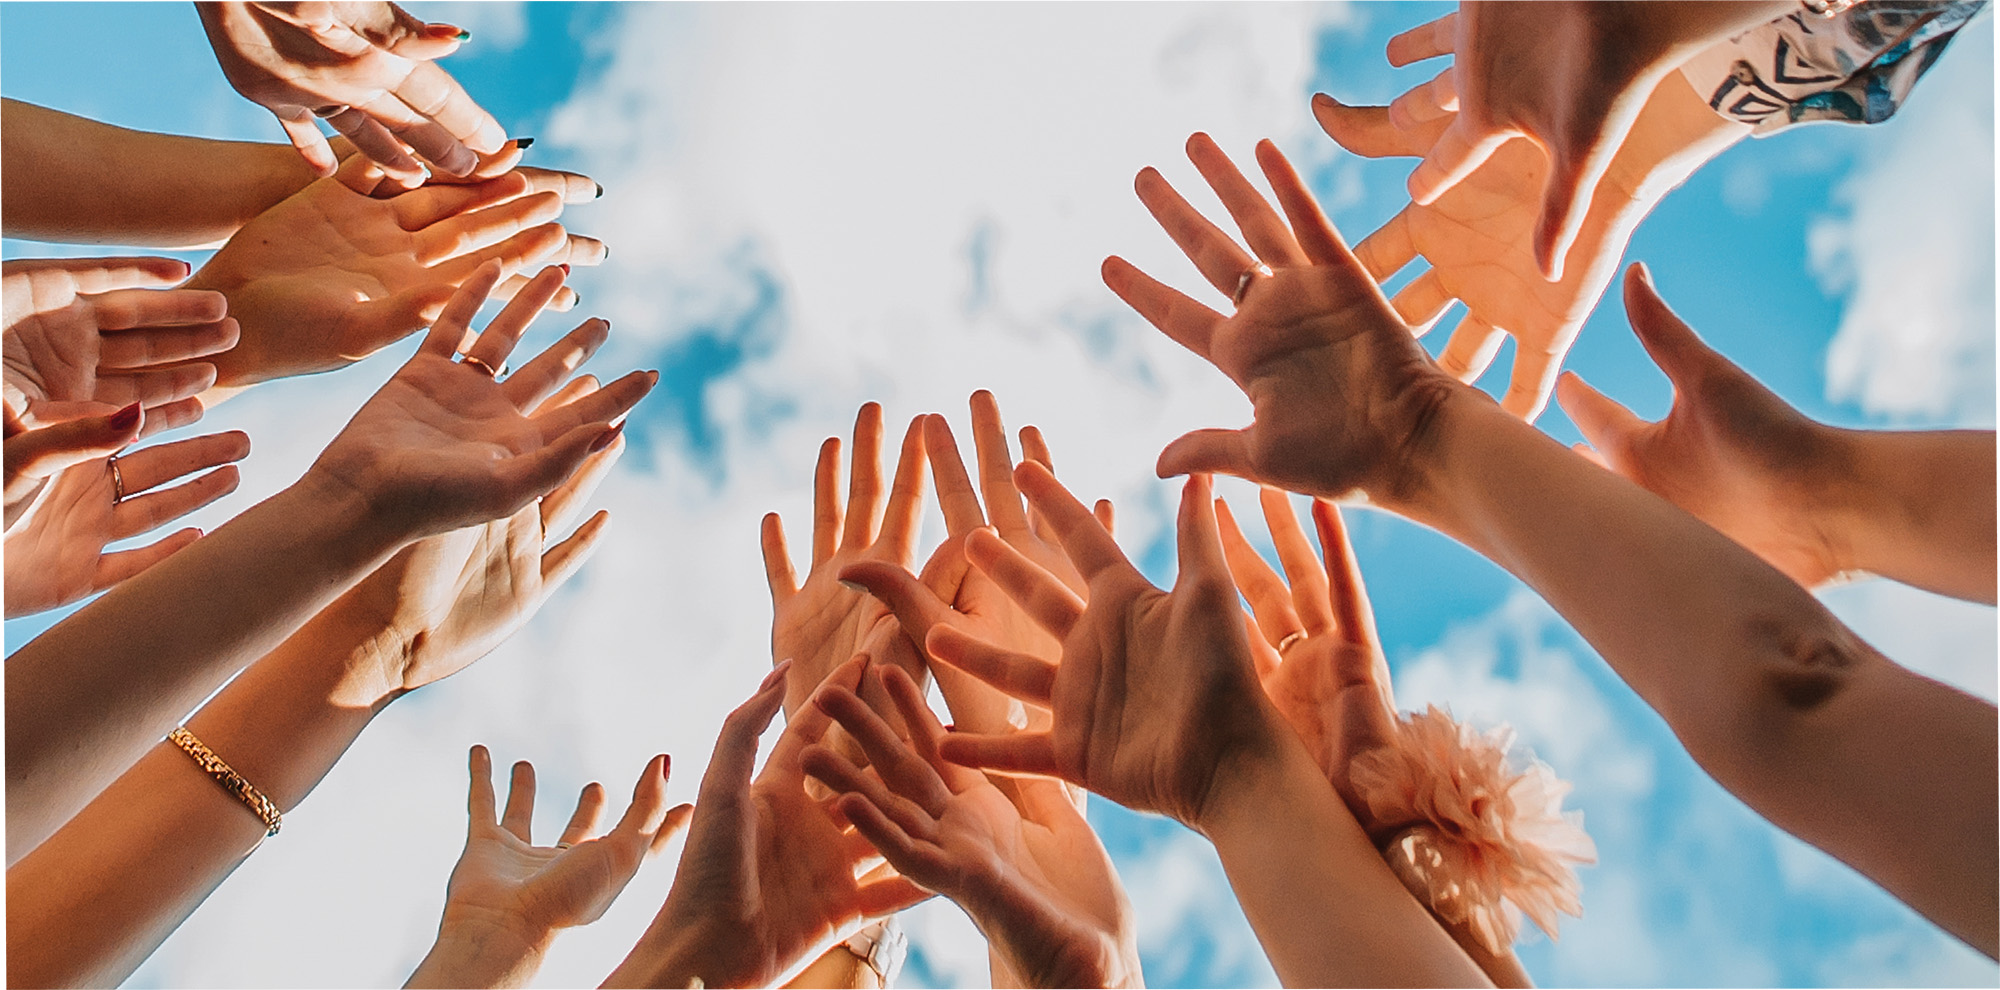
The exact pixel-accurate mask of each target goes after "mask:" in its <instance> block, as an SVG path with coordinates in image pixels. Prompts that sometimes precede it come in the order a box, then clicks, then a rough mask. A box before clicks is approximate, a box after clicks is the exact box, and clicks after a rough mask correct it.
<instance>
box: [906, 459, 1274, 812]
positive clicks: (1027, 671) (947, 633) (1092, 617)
mask: <svg viewBox="0 0 2000 990" xmlns="http://www.w3.org/2000/svg"><path fill="white" fill-rule="evenodd" d="M1014 480H1015V482H1016V483H1017V484H1018V485H1019V486H1020V488H1021V491H1022V492H1024V493H1025V494H1026V495H1027V496H1028V502H1029V504H1031V505H1033V506H1034V508H1035V510H1036V511H1037V512H1040V513H1042V515H1043V516H1045V517H1046V518H1047V519H1048V520H1049V525H1050V527H1051V528H1052V529H1053V530H1054V532H1055V534H1056V536H1057V538H1058V539H1060V540H1061V541H1062V546H1063V550H1064V552H1065V553H1066V554H1067V555H1068V557H1069V559H1070V561H1071V563H1072V564H1073V565H1074V566H1075V567H1076V569H1077V571H1078V572H1079V573H1081V574H1082V575H1083V577H1084V580H1085V581H1086V582H1087V588H1088V595H1089V598H1088V602H1089V604H1088V606H1086V605H1085V604H1084V600H1083V599H1081V598H1079V596H1078V595H1077V594H1076V593H1075V592H1073V591H1071V590H1069V588H1068V587H1067V586H1065V585H1064V584H1063V583H1062V582H1061V581H1060V580H1058V579H1057V578H1055V577H1054V576H1053V575H1051V574H1050V573H1049V572H1048V571H1046V570H1043V569H1042V568H1041V567H1040V566H1038V565H1036V564H1035V563H1033V562H1032V561H1030V560H1028V559H1027V558H1026V557H1025V556H1023V555H1022V554H1021V552H1020V551H1018V550H1015V549H1014V548H1013V547H1010V546H1008V545H1007V544H1006V543H1005V542H1003V541H1001V540H1000V539H999V538H998V537H997V536H994V535H993V534H992V533H991V532H990V531H985V530H981V531H977V532H974V533H973V534H972V536H971V538H970V539H968V540H967V541H966V554H967V556H968V557H969V558H970V559H971V560H972V563H973V566H975V567H978V568H979V569H980V570H982V571H985V572H986V573H987V574H988V575H989V576H991V577H992V578H993V580H994V581H995V582H996V583H997V584H998V585H999V586H1000V587H1001V589H1002V590H1004V591H1005V592H1006V593H1007V594H1008V595H1009V596H1011V597H1012V598H1013V599H1014V600H1015V601H1017V602H1019V603H1020V604H1021V605H1022V607H1023V608H1025V609H1026V610H1027V611H1028V613H1029V614H1030V615H1032V616H1034V618H1035V621H1036V622H1038V623H1040V624H1041V625H1042V627H1043V628H1044V629H1047V630H1048V631H1049V632H1050V633H1051V634H1052V635H1054V636H1055V637H1056V638H1058V639H1059V640H1061V641H1062V660H1061V662H1060V663H1059V664H1057V663H1050V662H1049V661H1047V660H1044V659H1042V658H1039V657H1034V656H1030V655H1027V654H1023V653H1020V652H1018V651H1014V650H1008V649H1004V648H1002V647H998V646H995V645H992V644H990V643H984V642H981V641H979V640H977V639H974V638H972V637H970V636H967V635H965V634H964V633H961V632H959V631H958V630H957V629H955V628H953V627H951V626H949V625H943V624H940V625H938V626H936V627H935V628H933V629H932V630H931V632H930V635H929V636H928V637H927V639H926V642H925V645H926V646H928V647H929V649H930V653H931V656H932V657H934V658H936V659H937V660H939V661H942V662H944V663H947V664H950V665H952V666H955V667H958V668H960V669H962V670H964V671H965V672H966V673H968V674H971V675H973V676H975V677H978V678H979V679H981V680H983V681H985V682H987V683H988V684H991V685H993V686H994V687H996V688H999V689H1000V690H1002V691H1005V692H1006V693H1008V694H1010V695H1012V696H1014V697H1016V698H1019V699H1021V700H1022V701H1024V702H1027V703H1029V704H1033V705H1036V706H1038V707H1041V708H1044V709H1047V710H1048V711H1049V713H1050V717H1051V722H1050V726H1049V728H1048V729H1047V730H1045V731H1039V732H1019V733H1009V734H1004V735H994V734H986V733H961V732H954V733H952V734H951V735H949V736H947V737H946V738H945V740H944V741H943V742H942V743H941V744H940V751H941V752H942V753H943V754H944V756H945V758H947V759H949V760H951V761H953V762H955V763H960V764H964V765H966V766H971V767H979V768H983V769H991V770H997V771H1002V772H1011V773H1034V774H1043V775H1046V776H1053V777H1061V778H1062V779H1064V780H1067V781H1069V782H1071V783H1073V784H1077V785H1078V786H1081V787H1084V788H1087V789H1089V790H1091V791H1094V792H1096V793H1098V794H1102V795H1104V796H1105V797H1108V798H1110V799H1111V800H1113V801H1117V802H1118V803H1119V804H1122V805H1125V806H1126V807H1128V808H1132V809H1134V810H1138V811H1152V812H1157V813H1160V814H1165V815H1169V816H1171V817H1173V818H1174V819H1176V820H1178V821H1180V822H1182V823H1184V824H1187V825H1189V826H1190V827H1193V828H1196V829H1200V828H1201V827H1202V825H1203V823H1204V821H1205V816H1206V813H1207V812H1208V811H1209V810H1210V809H1209V808H1208V807H1207V802H1208V797H1209V794H1210V792H1211V790H1212V789H1214V788H1215V785H1216V782H1217V780H1218V778H1219V777H1220V776H1222V775H1225V774H1227V773H1228V772H1229V771H1230V769H1231V764H1232V763H1233V762H1234V761H1236V760H1238V759H1240V758H1242V757H1244V756H1245V755H1246V751H1248V750H1255V749H1263V748H1266V747H1268V746H1269V745H1270V737H1271V735H1272V734H1273V733H1274V732H1287V733H1288V732H1289V731H1290V730H1288V729H1284V728H1282V727H1279V726H1280V723H1279V716H1278V714H1277V712H1276V711H1275V710H1273V709H1272V707H1271V704H1270V702H1269V701H1268V700H1266V698H1265V696H1264V692H1263V690H1262V688H1261V687H1259V685H1258V683H1257V674H1256V670H1255V668H1254V666H1253V665H1252V662H1251V654H1250V643H1249V640H1248V638H1247V636H1246V635H1245V631H1244V623H1243V619H1242V615H1241V613H1240V612H1238V611H1237V606H1236V603H1235V595H1236V587H1235V585H1234V584H1232V583H1231V582H1230V579H1229V571H1228V566H1227V565H1226V564H1225V563H1224V562H1223V557H1222V548H1221V546H1220V544H1219V543H1218V542H1217V537H1216V531H1215V516H1214V509H1213V508H1212V507H1211V506H1210V504H1209V494H1208V493H1209V485H1208V480H1207V478H1206V477H1205V476H1201V475H1196V476H1195V477H1193V478H1191V479H1190V480H1189V482H1188V484H1187V487H1186V489H1185V490H1184V491H1183V492H1182V499H1181V511H1180V522H1179V525H1178V528H1177V534H1178V537H1179V553H1180V575H1179V577H1178V578H1177V579H1176V580H1175V582H1174V589H1173V591H1172V592H1171V593H1169V592H1164V591H1161V590H1160V589H1158V588H1155V587H1153V585H1152V584H1151V583H1149V582H1147V580H1146V579H1145V578H1144V577H1142V576H1141V575H1140V574H1139V571H1138V570H1137V569H1136V568H1134V567H1133V566H1132V564H1131V562H1130V561H1128V560H1126V559H1125V555H1124V554H1123V553H1121V552H1120V551H1119V549H1118V545H1117V544H1116V543H1114V542H1113V541H1112V539H1111V534H1110V533H1109V532H1107V531H1106V530H1105V529H1104V527H1103V525H1102V524H1101V523H1099V522H1098V520H1097V519H1096V518H1094V517H1093V516H1092V515H1091V513H1090V510H1089V509H1087V508H1085V507H1084V506H1083V504H1082V503H1080V502H1078V501H1077V500H1076V499H1075V497H1073V496H1071V495H1070V494H1069V492H1067V491H1066V490H1064V489H1063V487H1062V485H1060V484H1059V483H1057V481H1056V480H1055V476H1054V475H1051V474H1050V473H1049V472H1048V469H1047V468H1044V467H1042V466H1041V465H1040V464H1036V463H1034V462H1029V463H1026V464H1023V465H1021V466H1020V468H1018V469H1017V470H1016V471H1015V472H1014Z"/></svg>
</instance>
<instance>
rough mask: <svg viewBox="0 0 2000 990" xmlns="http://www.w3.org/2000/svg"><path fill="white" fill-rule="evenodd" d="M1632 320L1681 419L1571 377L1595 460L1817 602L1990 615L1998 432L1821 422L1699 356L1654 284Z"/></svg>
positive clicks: (1719, 361)
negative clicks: (1911, 598) (1944, 598)
mask: <svg viewBox="0 0 2000 990" xmlns="http://www.w3.org/2000/svg"><path fill="white" fill-rule="evenodd" d="M1625 311H1626V313H1627V314H1628V315H1629V317H1630V318H1631V320H1632V330H1633V332H1634V333H1636V334H1638V336H1639V342H1640V343H1641V344H1643V345H1645V348H1646V353H1647V354H1649V355H1651V356H1652V358H1653V361H1654V363H1655V364H1657V365H1658V366H1659V367H1660V370H1661V371H1663V372H1665V373H1666V375H1667V378H1668V380H1669V381H1670V382H1672V383H1673V390H1674V401H1673V407H1672V408H1671V409H1670V410H1669V411H1668V413H1667V416H1666V418H1664V419H1662V420H1660V421H1659V422H1647V421H1645V420H1642V419H1640V418H1638V417H1637V416H1634V415H1633V414H1632V413H1631V411H1630V410H1628V409H1626V408H1625V407H1624V406H1621V405H1619V404H1618V403H1617V402H1615V401H1613V400H1612V399H1610V398H1608V397H1606V396H1605V395H1604V394H1603V393H1600V392H1598V391H1597V390H1596V389H1594V388H1591V387H1590V386H1589V385H1588V384H1586V383H1585V382H1584V381H1583V379H1582V378H1579V377H1577V376H1576V375H1574V374H1571V375H1565V376H1564V378H1563V380H1562V382H1561V383H1560V385H1559V386H1558V391H1557V396H1558V398H1559V399H1560V400H1561V401H1562V404H1563V409H1564V411H1565V412H1567V413H1568V414H1569V416H1570V419H1571V420H1572V421H1574V422H1575V423H1576V424H1577V429H1578V430H1579V431H1581V432H1582V433H1583V435H1584V438H1585V439H1586V440H1588V441H1589V442H1590V445H1591V446H1590V447H1588V448H1586V450H1587V452H1588V453H1589V454H1590V456H1592V457H1593V458H1594V459H1596V460H1597V461H1599V462H1600V463H1602V464H1604V465H1605V466H1606V467H1608V468H1610V469H1611V470H1613V471H1616V472H1617V473H1618V474H1619V475H1621V476H1623V477H1625V478H1629V479H1631V480H1632V481H1634V482H1637V483H1638V484H1640V485H1642V486H1644V487H1645V488H1646V489H1647V490H1649V491H1651V492H1653V493H1654V494H1656V495H1658V496H1660V497H1661V498H1664V499H1666V500H1667V501H1669V502H1672V503H1674V504H1675V505H1676V506H1679V507H1680V508H1682V509H1685V510H1686V511H1687V512H1688V513H1689V514H1691V515H1693V516H1694V517H1696V518H1698V519H1700V520H1701V521H1703V522H1705V523H1708V524H1709V525H1711V526H1714V527H1715V528H1716V529H1717V530H1720V531H1721V532H1722V533H1723V535H1725V536H1728V537H1729V538H1730V539H1733V540H1735V541H1736V542H1738V543H1741V544H1743V545H1744V546H1745V547H1748V548H1749V549H1751V550H1753V551H1755V552H1756V554H1757V555H1758V556H1759V557H1762V558H1764V560H1765V562H1767V563H1769V564H1770V565H1771V566H1773V567H1775V568H1777V569H1778V570H1780V571H1783V572H1784V573H1785V575H1786V576H1787V577H1790V578H1791V579H1792V580H1794V581H1797V582H1798V583H1800V584H1802V585H1804V586H1806V587H1808V588H1812V587H1817V586H1819V585H1823V584H1826V583H1828V582H1830V581H1833V580H1836V579H1838V578H1840V577H1842V576H1843V575H1851V574H1859V573H1867V574H1879V575H1882V576H1883V577H1888V578H1892V579H1894V580H1897V581H1902V582H1904V583H1907V584H1912V585H1915V586H1917V587H1919V588H1923V589H1926V590H1928V591H1933V592H1936V593H1938V594H1942V595H1951V596H1953V597H1956V598H1963V599H1967V600H1969V601H1977V602H1984V603H1986V604H1988V605H1991V604H1993V600H1994V580H1995V579H1994V572H1995V549H1994V548H1995V537H1994V515H1995V513H1994V435H1993V431H1991V430H1924V431H1907V432H1905V431H1889V430H1843V429H1837V428H1835V427H1831V426H1828V425H1826V424H1824V423H1819V422H1815V421H1814V420H1811V419H1808V418H1807V417H1806V416H1804V415H1803V414H1801V413H1800V412H1799V411H1798V410H1796V409H1793V408H1792V407H1791V406H1789V405H1787V404H1786V403H1785V400H1783V399H1781V398H1779V397H1778V396H1777V394H1776V393H1774V392H1772V391H1771V390H1770V389H1768V388H1765V387H1764V386H1763V385H1762V384H1761V383H1759V382H1758V381H1757V379H1755V378H1753V377H1752V376H1751V375H1750V374H1749V373H1748V372H1746V371H1744V370H1743V369H1742V368H1739V367H1737V366H1736V365H1734V364H1731V363H1730V361H1729V359H1728V358H1725V357H1723V356H1722V355H1721V354H1720V353H1718V352H1717V351H1716V350H1715V349H1714V348H1712V347H1709V346H1708V345H1707V344H1705V343H1703V342H1702V340H1701V338H1700V337H1698V336H1696V334H1695V332H1694V330H1693V329H1692V328H1690V327H1689V326H1688V325H1687V324H1686V323H1684V322H1682V321H1681V319H1680V317H1678V316H1676V315H1674V313H1673V311H1672V310H1671V309H1669V308H1668V307H1667V304H1666V302H1665V301H1664V300H1662V299H1661V298H1660V296H1659V294H1658V293H1657V292H1656V291H1654V289H1653V287H1652V284H1651V283H1650V281H1648V280H1645V279H1635V280H1633V281H1632V282H1631V283H1630V284H1628V286H1627V289H1626V302H1625Z"/></svg>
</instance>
